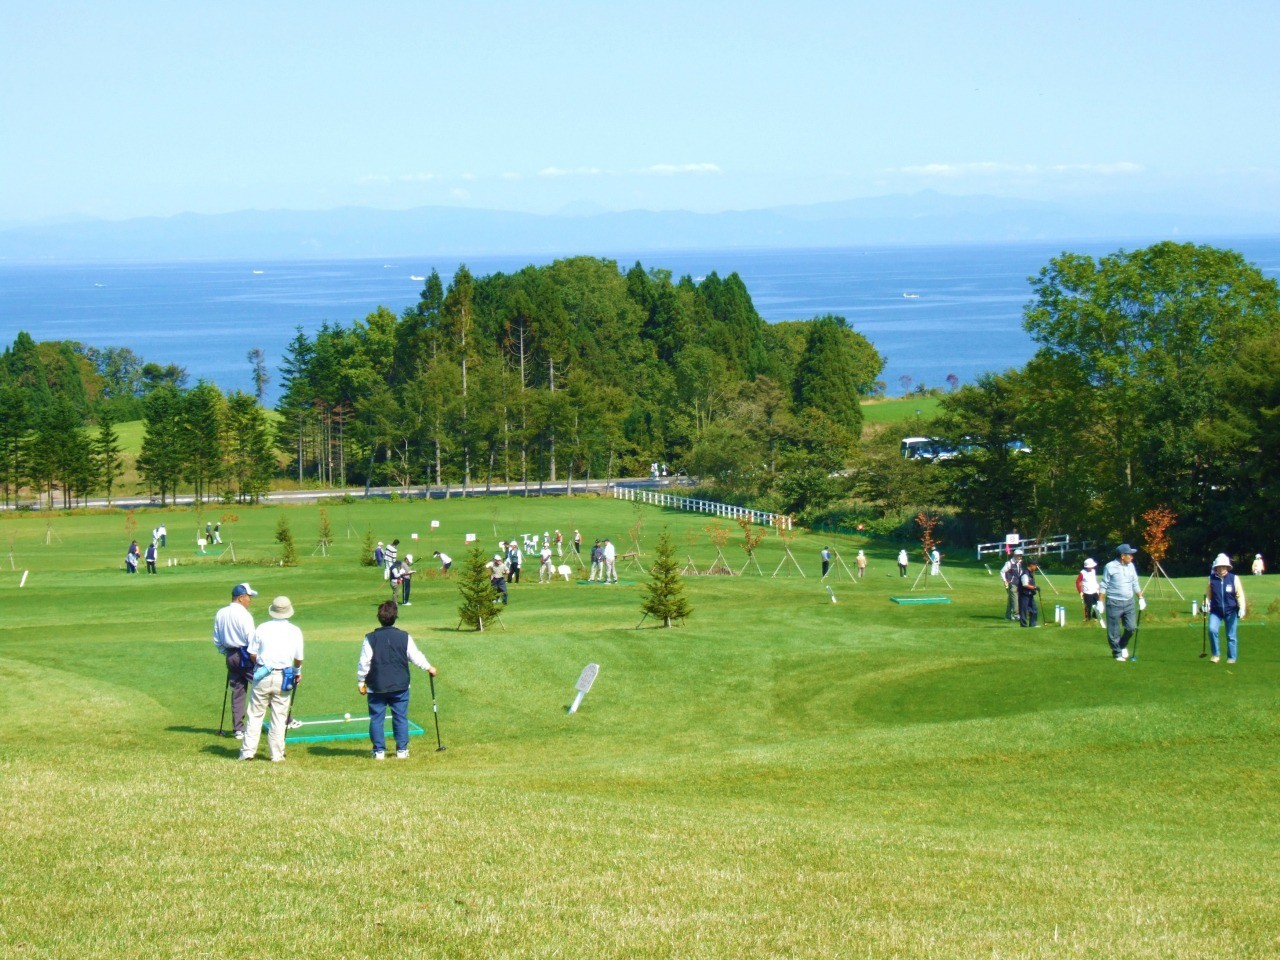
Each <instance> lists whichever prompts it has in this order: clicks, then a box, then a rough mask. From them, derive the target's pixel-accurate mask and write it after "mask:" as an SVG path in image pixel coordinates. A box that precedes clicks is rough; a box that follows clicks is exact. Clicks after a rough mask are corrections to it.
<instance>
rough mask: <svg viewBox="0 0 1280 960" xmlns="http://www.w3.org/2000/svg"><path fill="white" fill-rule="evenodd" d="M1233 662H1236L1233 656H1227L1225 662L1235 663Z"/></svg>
mask: <svg viewBox="0 0 1280 960" xmlns="http://www.w3.org/2000/svg"><path fill="white" fill-rule="evenodd" d="M1235 662H1236V661H1235V657H1228V658H1227V663H1235Z"/></svg>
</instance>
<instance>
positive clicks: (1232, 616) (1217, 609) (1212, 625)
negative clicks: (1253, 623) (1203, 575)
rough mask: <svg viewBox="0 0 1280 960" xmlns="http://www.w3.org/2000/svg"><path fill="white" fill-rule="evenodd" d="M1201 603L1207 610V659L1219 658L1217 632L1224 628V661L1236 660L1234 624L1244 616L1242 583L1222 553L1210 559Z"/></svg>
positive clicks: (1244, 605)
mask: <svg viewBox="0 0 1280 960" xmlns="http://www.w3.org/2000/svg"><path fill="white" fill-rule="evenodd" d="M1204 606H1205V609H1206V610H1208V611H1209V662H1210V663H1217V662H1218V661H1219V660H1220V659H1221V656H1220V655H1221V650H1219V648H1218V632H1219V631H1220V630H1221V629H1222V626H1223V624H1226V627H1227V663H1235V662H1236V646H1237V643H1236V627H1237V626H1238V625H1239V623H1240V621H1241V620H1242V619H1244V615H1245V608H1246V604H1245V599H1244V584H1243V583H1242V582H1241V581H1240V578H1239V577H1237V576H1236V575H1235V574H1234V573H1232V572H1231V558H1230V557H1228V556H1227V555H1226V554H1225V553H1220V554H1218V555H1217V556H1216V557H1215V558H1214V560H1213V570H1212V571H1211V572H1210V573H1209V587H1208V589H1207V590H1206V591H1205V595H1204Z"/></svg>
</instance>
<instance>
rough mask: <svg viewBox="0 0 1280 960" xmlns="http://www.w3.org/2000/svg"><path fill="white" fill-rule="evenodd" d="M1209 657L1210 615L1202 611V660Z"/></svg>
mask: <svg viewBox="0 0 1280 960" xmlns="http://www.w3.org/2000/svg"><path fill="white" fill-rule="evenodd" d="M1208 655H1209V614H1207V613H1205V612H1204V610H1203V609H1202V610H1201V611H1200V659H1201V660H1203V659H1204V658H1205V657H1207V656H1208Z"/></svg>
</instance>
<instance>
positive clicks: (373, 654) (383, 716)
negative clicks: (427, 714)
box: [356, 600, 436, 760]
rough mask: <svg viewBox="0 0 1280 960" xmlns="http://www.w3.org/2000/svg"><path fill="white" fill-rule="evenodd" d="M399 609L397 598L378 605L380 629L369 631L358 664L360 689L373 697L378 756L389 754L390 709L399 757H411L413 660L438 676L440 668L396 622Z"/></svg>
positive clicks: (371, 712) (371, 718)
mask: <svg viewBox="0 0 1280 960" xmlns="http://www.w3.org/2000/svg"><path fill="white" fill-rule="evenodd" d="M399 613H400V611H399V610H398V609H397V608H396V602H395V601H394V600H387V601H386V602H385V603H383V604H382V605H381V606H379V607H378V624H379V626H378V629H377V630H374V631H373V633H370V634H366V635H365V638H364V643H363V644H362V645H361V647H360V662H359V664H358V665H357V666H356V689H357V690H358V691H359V692H360V695H361V696H365V697H368V698H369V741H370V743H371V744H372V746H373V759H375V760H385V759H386V758H387V710H388V709H390V710H391V734H392V736H393V737H394V738H395V742H396V759H397V760H408V759H409V664H411V663H412V664H413V665H414V666H415V667H417V668H418V669H419V670H425V671H427V673H429V674H431V676H433V677H434V676H436V668H435V667H433V666H432V665H431V663H430V661H428V660H427V658H426V657H425V656H424V655H423V653H422V651H421V650H419V649H418V645H417V644H416V643H414V642H413V637H411V636H409V634H407V633H405V632H404V631H403V630H401V629H399V628H398V627H397V626H396V625H395V624H396V618H397V617H398V616H399Z"/></svg>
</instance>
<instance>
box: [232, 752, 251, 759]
mask: <svg viewBox="0 0 1280 960" xmlns="http://www.w3.org/2000/svg"><path fill="white" fill-rule="evenodd" d="M236 759H237V760H252V759H253V754H252V753H245V752H244V751H243V750H241V751H240V756H239V757H237V758H236Z"/></svg>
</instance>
